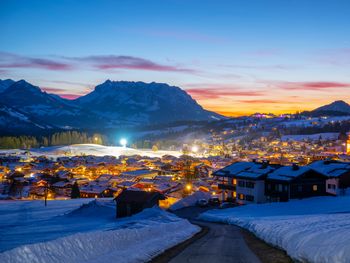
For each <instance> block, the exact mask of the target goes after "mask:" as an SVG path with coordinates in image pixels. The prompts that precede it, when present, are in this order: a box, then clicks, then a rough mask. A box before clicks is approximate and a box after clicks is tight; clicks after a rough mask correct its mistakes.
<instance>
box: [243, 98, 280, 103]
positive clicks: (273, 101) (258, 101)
mask: <svg viewBox="0 0 350 263" xmlns="http://www.w3.org/2000/svg"><path fill="white" fill-rule="evenodd" d="M239 102H241V103H248V104H264V103H266V104H274V103H282V101H280V100H269V99H266V100H240V101H239Z"/></svg>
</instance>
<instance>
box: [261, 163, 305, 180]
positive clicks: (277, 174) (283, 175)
mask: <svg viewBox="0 0 350 263" xmlns="http://www.w3.org/2000/svg"><path fill="white" fill-rule="evenodd" d="M309 171H312V169H311V168H310V167H308V166H300V167H299V166H298V167H297V168H295V167H293V166H284V167H281V168H278V169H276V170H275V171H273V172H272V173H270V174H269V175H268V176H267V179H270V180H280V181H292V180H294V179H296V178H298V177H299V176H301V175H303V174H305V173H307V172H309Z"/></svg>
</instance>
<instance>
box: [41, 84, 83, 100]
mask: <svg viewBox="0 0 350 263" xmlns="http://www.w3.org/2000/svg"><path fill="white" fill-rule="evenodd" d="M41 89H42V90H43V91H46V92H47V93H51V94H55V95H58V96H60V97H62V98H65V99H70V100H73V99H76V98H79V97H81V96H83V95H85V94H86V93H87V92H84V91H81V92H77V93H67V90H65V89H60V88H52V87H41Z"/></svg>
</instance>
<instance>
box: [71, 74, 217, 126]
mask: <svg viewBox="0 0 350 263" xmlns="http://www.w3.org/2000/svg"><path fill="white" fill-rule="evenodd" d="M76 102H77V104H79V105H80V106H81V107H82V108H88V109H91V110H92V111H93V112H94V113H95V114H97V115H101V116H103V117H104V118H107V119H109V120H110V121H111V123H112V124H118V123H130V124H141V123H142V124H154V123H170V122H174V121H187V120H188V121H201V120H213V119H214V118H216V119H217V118H222V116H220V115H218V114H216V113H213V112H209V111H206V110H204V109H203V108H202V107H201V106H200V105H199V104H198V103H197V102H196V101H195V100H194V99H192V98H191V96H190V95H188V94H187V93H186V92H185V91H183V90H182V89H180V88H179V87H175V86H169V85H167V84H163V83H155V82H152V83H144V82H128V81H110V80H107V81H106V82H104V83H103V84H101V85H98V86H96V88H95V90H94V91H93V92H91V93H89V94H87V95H85V96H83V97H80V98H78V99H76Z"/></svg>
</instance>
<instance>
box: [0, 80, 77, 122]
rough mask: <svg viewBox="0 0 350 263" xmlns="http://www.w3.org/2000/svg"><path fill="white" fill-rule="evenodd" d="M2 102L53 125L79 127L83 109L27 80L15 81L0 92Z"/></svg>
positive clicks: (0, 101)
mask: <svg viewBox="0 0 350 263" xmlns="http://www.w3.org/2000/svg"><path fill="white" fill-rule="evenodd" d="M0 103H2V104H4V105H6V106H9V107H11V108H13V109H16V110H19V111H21V112H23V113H25V114H27V115H29V116H31V117H33V118H35V119H37V120H41V121H43V122H45V123H51V124H52V125H53V126H59V127H64V126H75V125H76V124H77V125H78V126H76V127H79V125H80V122H79V119H80V118H79V117H81V114H82V112H81V109H80V108H79V107H75V106H74V105H71V104H70V103H69V101H68V100H64V99H61V98H60V97H57V96H54V95H52V94H48V93H46V92H44V91H42V90H41V89H40V88H39V87H37V86H33V85H32V84H30V83H28V82H26V81H25V80H20V81H17V82H15V83H13V84H12V85H11V86H9V87H8V88H7V89H6V90H5V91H3V92H2V93H1V94H0Z"/></svg>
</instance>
